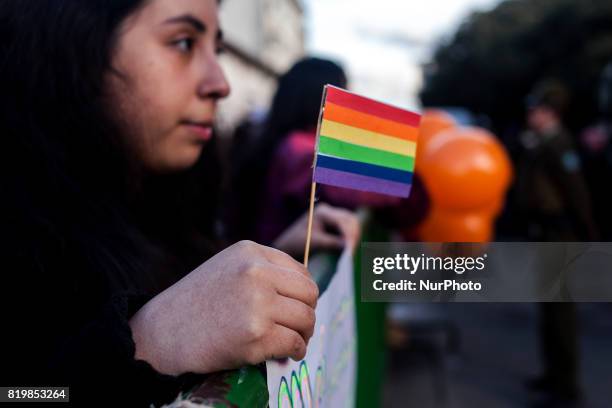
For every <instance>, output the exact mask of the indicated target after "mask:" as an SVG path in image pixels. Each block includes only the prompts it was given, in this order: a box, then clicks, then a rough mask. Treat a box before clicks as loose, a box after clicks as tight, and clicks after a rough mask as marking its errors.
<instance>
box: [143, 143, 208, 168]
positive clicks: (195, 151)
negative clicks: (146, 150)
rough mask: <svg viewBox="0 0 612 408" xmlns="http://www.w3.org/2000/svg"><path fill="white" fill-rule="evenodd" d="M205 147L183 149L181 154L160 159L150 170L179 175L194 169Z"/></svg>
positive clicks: (193, 146)
mask: <svg viewBox="0 0 612 408" xmlns="http://www.w3.org/2000/svg"><path fill="white" fill-rule="evenodd" d="M203 148H204V145H202V144H201V145H192V146H189V147H187V148H185V149H181V151H180V152H176V153H175V154H172V155H167V156H165V157H161V158H159V160H156V161H155V162H154V163H151V164H152V165H150V166H149V168H150V169H151V170H152V171H153V172H155V173H162V174H164V173H177V172H180V171H184V170H187V169H189V168H191V167H193V166H194V165H195V164H196V162H197V161H198V159H199V158H200V155H201V154H202V149H203Z"/></svg>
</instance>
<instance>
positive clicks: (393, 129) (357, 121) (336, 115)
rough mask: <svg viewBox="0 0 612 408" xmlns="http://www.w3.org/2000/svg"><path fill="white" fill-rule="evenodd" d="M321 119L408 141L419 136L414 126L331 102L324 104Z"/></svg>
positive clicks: (412, 140)
mask: <svg viewBox="0 0 612 408" xmlns="http://www.w3.org/2000/svg"><path fill="white" fill-rule="evenodd" d="M323 119H327V120H330V121H333V122H338V123H342V124H344V125H348V126H352V127H357V128H360V129H363V130H369V131H370V132H374V133H379V134H383V135H386V136H392V137H397V138H399V139H403V140H407V141H410V142H416V141H417V138H418V136H419V129H418V128H416V127H412V126H408V125H404V124H402V123H399V122H394V121H391V120H387V119H383V118H381V117H378V116H372V115H368V114H366V113H363V112H359V111H356V110H353V109H349V108H345V107H343V106H340V105H336V104H335V103H331V102H327V103H326V104H325V111H324V113H323Z"/></svg>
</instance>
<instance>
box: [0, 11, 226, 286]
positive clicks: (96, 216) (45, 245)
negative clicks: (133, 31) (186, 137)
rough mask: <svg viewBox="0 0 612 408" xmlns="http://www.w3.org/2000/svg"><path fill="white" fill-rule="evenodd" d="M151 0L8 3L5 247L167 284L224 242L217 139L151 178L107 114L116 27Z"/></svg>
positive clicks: (2, 119)
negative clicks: (183, 164)
mask: <svg viewBox="0 0 612 408" xmlns="http://www.w3.org/2000/svg"><path fill="white" fill-rule="evenodd" d="M145 3H146V0H7V1H2V2H1V3H0V50H1V51H0V89H1V90H2V93H1V94H0V101H1V102H0V137H2V141H3V151H4V153H5V154H4V158H3V164H4V165H5V169H4V171H3V175H2V177H3V178H4V179H5V180H3V184H4V186H3V189H5V194H3V200H4V202H5V204H7V205H8V208H7V209H6V210H5V211H3V217H6V219H5V222H4V223H3V225H8V226H9V227H8V231H6V232H5V233H7V234H10V236H11V241H12V245H11V246H9V247H5V249H7V251H12V252H13V256H15V253H16V254H18V255H21V256H23V257H25V258H28V259H29V260H31V261H32V262H37V263H38V264H40V267H41V268H44V267H46V264H45V260H46V259H48V258H49V256H56V257H57V256H58V255H56V253H58V252H59V253H64V254H65V255H66V256H75V255H78V256H79V257H80V258H82V259H81V261H82V262H83V263H84V264H85V266H86V267H88V268H92V269H94V270H97V271H100V273H101V274H104V275H105V276H111V277H114V276H119V277H122V278H117V279H118V280H124V279H125V276H131V277H135V279H140V280H141V281H142V280H145V281H148V282H149V284H150V287H151V288H152V290H159V289H161V288H163V287H164V286H166V285H167V284H168V283H169V282H171V281H172V280H174V279H175V277H174V276H169V275H173V274H175V273H177V274H181V273H185V272H186V269H189V268H192V267H194V266H195V265H197V264H198V263H199V262H201V261H202V260H203V258H205V257H206V256H207V255H209V254H210V253H212V251H213V250H214V249H213V246H212V244H210V242H211V240H210V237H212V234H213V226H214V225H213V224H214V220H215V214H216V204H217V194H216V192H217V191H218V180H219V177H218V174H217V172H218V168H219V167H218V166H217V164H218V163H217V160H216V154H215V150H216V149H215V147H214V142H213V145H212V146H211V145H209V146H207V147H206V149H205V150H204V153H203V155H202V157H201V158H200V160H199V161H198V163H197V164H196V165H195V166H194V167H193V168H191V169H189V170H188V171H185V172H182V173H180V174H174V175H166V176H148V175H146V174H144V173H143V172H142V171H141V170H140V169H139V166H138V164H137V163H136V162H135V158H134V157H135V156H134V155H133V154H131V152H130V149H129V148H128V146H127V144H126V143H124V141H123V137H122V134H121V132H120V130H119V126H117V125H116V123H114V121H113V120H112V119H111V117H110V115H109V114H108V111H109V109H107V108H106V106H108V103H109V101H108V97H107V95H106V90H105V77H106V76H107V75H108V73H110V72H111V71H112V70H113V67H112V65H111V61H112V55H113V50H114V48H115V45H116V41H117V32H118V29H119V27H120V25H121V23H122V21H124V20H125V18H126V17H128V16H129V15H131V14H132V13H134V12H136V11H137V10H138V9H139V8H140V7H142V6H143V5H144V4H145ZM170 269H171V270H172V272H169V270H170ZM164 273H166V275H167V276H164V277H163V278H162V276H163V275H164ZM130 279H131V278H130ZM113 284H114V283H112V282H111V285H113ZM116 284H117V285H123V284H125V282H123V281H121V282H116Z"/></svg>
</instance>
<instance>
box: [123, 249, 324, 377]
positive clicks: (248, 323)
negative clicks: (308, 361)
mask: <svg viewBox="0 0 612 408" xmlns="http://www.w3.org/2000/svg"><path fill="white" fill-rule="evenodd" d="M318 294H319V291H318V288H317V285H316V283H315V282H314V281H313V280H312V279H311V278H310V274H309V273H308V271H307V270H306V269H305V268H304V266H303V265H302V264H300V263H298V262H297V261H295V260H294V259H293V258H291V257H290V256H289V255H287V254H285V253H282V252H280V251H278V250H276V249H273V248H268V247H264V246H261V245H258V244H255V243H253V242H249V241H242V242H239V243H237V244H235V245H233V246H231V247H229V248H227V249H226V250H224V251H222V252H220V253H219V254H217V255H216V256H214V257H213V258H211V259H210V260H208V261H207V262H205V263H204V264H202V265H201V266H200V267H198V268H197V269H196V270H194V271H193V272H191V273H190V274H189V275H187V276H186V277H185V278H183V279H182V280H180V281H179V282H177V283H176V284H174V285H173V286H171V287H170V288H168V289H167V290H165V291H164V292H162V293H161V294H159V295H158V296H156V297H155V298H153V299H152V300H151V301H150V302H149V303H147V304H146V305H145V306H143V307H142V309H140V310H139V311H138V312H137V313H136V314H135V315H134V317H133V318H132V319H131V320H130V326H131V328H132V332H133V338H134V342H135V343H136V359H140V360H145V361H147V362H149V363H150V364H151V365H152V366H153V367H154V368H155V369H156V370H158V371H159V372H161V373H165V374H172V375H178V374H182V373H186V372H195V373H208V372H213V371H219V370H225V369H231V368H236V367H239V366H242V365H245V364H257V363H261V362H263V361H265V360H268V359H272V358H284V357H291V358H293V359H294V360H301V359H302V358H303V357H304V356H305V354H306V345H307V343H308V340H309V339H310V337H311V336H312V333H313V330H314V324H315V312H314V309H315V306H316V302H317V298H318Z"/></svg>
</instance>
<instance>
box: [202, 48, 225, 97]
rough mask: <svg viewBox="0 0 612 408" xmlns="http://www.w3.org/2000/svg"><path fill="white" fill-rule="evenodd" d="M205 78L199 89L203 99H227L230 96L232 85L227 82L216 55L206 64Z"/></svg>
mask: <svg viewBox="0 0 612 408" xmlns="http://www.w3.org/2000/svg"><path fill="white" fill-rule="evenodd" d="M204 65H205V67H204V69H203V70H202V71H203V78H202V80H201V82H200V86H199V87H198V96H199V97H201V98H214V99H221V98H225V97H227V96H228V95H229V94H230V85H229V83H228V82H227V78H226V77H225V73H224V72H223V68H221V65H220V64H219V59H218V57H217V56H216V55H214V56H211V57H209V58H208V59H207V62H206V63H205V64H204Z"/></svg>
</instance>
